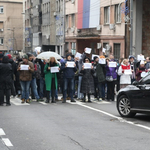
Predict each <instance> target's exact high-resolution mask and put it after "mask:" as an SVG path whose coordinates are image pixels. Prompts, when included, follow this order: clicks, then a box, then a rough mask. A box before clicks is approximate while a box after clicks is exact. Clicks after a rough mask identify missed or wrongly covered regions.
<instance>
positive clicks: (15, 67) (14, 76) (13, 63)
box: [7, 54, 17, 97]
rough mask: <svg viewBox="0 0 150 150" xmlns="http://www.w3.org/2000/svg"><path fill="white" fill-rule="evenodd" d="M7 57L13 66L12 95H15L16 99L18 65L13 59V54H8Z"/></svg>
mask: <svg viewBox="0 0 150 150" xmlns="http://www.w3.org/2000/svg"><path fill="white" fill-rule="evenodd" d="M7 56H8V58H9V63H10V64H11V65H12V71H13V74H12V81H13V84H12V88H11V94H12V95H13V97H15V96H16V88H15V85H14V82H15V81H16V76H17V65H16V63H15V62H14V60H13V59H12V56H11V54H7Z"/></svg>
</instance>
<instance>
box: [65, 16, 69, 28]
mask: <svg viewBox="0 0 150 150" xmlns="http://www.w3.org/2000/svg"><path fill="white" fill-rule="evenodd" d="M68 17H69V16H68V15H66V29H67V28H68V27H69V20H68Z"/></svg>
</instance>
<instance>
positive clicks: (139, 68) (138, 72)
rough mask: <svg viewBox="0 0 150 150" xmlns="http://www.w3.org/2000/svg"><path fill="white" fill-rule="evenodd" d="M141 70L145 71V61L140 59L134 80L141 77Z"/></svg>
mask: <svg viewBox="0 0 150 150" xmlns="http://www.w3.org/2000/svg"><path fill="white" fill-rule="evenodd" d="M142 72H147V70H146V68H145V62H144V61H143V60H141V62H140V66H139V67H138V68H137V69H136V80H137V81H139V80H141V79H142V77H141V74H142Z"/></svg>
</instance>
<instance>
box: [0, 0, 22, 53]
mask: <svg viewBox="0 0 150 150" xmlns="http://www.w3.org/2000/svg"><path fill="white" fill-rule="evenodd" d="M0 6H3V7H4V13H2V14H0V21H2V22H3V32H0V37H3V38H4V44H3V45H0V50H4V51H8V50H12V49H13V32H14V50H22V49H23V32H22V30H23V16H22V11H23V1H22V0H7V1H0ZM8 29H10V30H8Z"/></svg>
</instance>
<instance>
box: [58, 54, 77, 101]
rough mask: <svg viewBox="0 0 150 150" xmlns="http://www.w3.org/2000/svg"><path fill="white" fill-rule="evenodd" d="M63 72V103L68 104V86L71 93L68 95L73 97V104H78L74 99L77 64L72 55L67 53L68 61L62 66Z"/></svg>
mask: <svg viewBox="0 0 150 150" xmlns="http://www.w3.org/2000/svg"><path fill="white" fill-rule="evenodd" d="M61 71H63V73H64V91H63V101H62V102H63V103H66V95H67V89H68V85H70V87H69V93H70V94H68V95H69V96H70V97H71V102H76V101H75V100H74V99H73V93H74V75H75V72H76V71H77V67H76V64H75V62H74V59H73V58H72V57H71V53H67V55H66V61H65V62H64V63H63V64H62V66H61Z"/></svg>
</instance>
